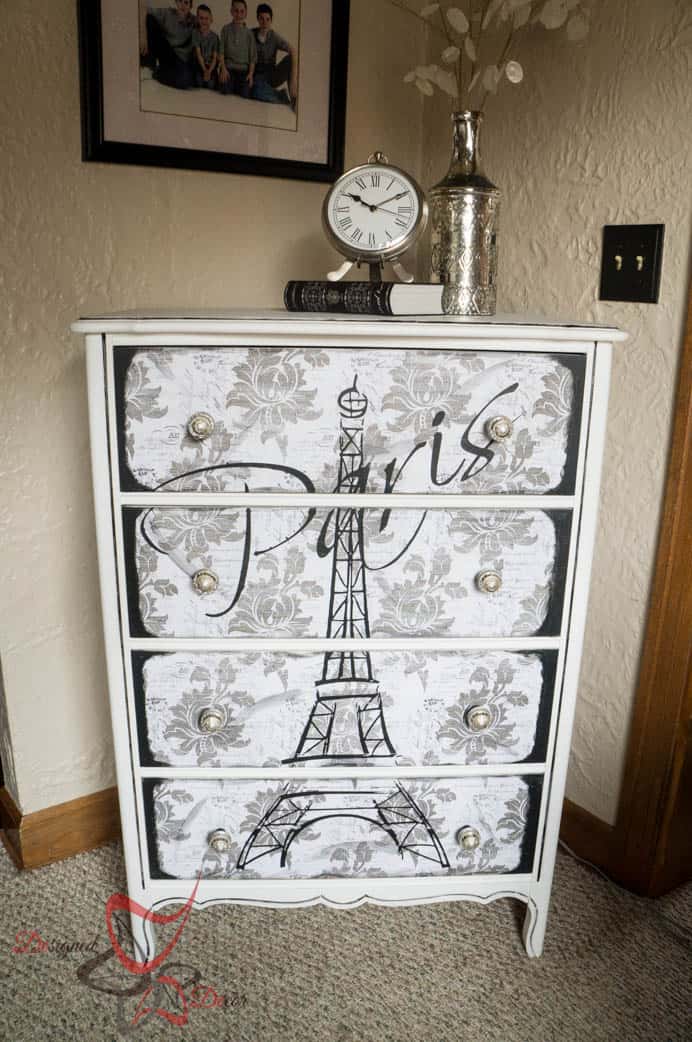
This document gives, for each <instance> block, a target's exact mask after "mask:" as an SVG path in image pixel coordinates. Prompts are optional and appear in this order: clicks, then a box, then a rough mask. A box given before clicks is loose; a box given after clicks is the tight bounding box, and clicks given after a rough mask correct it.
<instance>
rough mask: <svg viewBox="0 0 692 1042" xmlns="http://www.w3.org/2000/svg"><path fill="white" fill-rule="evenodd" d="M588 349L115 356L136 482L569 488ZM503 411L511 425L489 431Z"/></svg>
mask: <svg viewBox="0 0 692 1042" xmlns="http://www.w3.org/2000/svg"><path fill="white" fill-rule="evenodd" d="M584 365H585V359H584V356H583V355H578V354H577V355H569V354H562V355H561V354H555V355H550V354H540V353H532V352H530V351H526V352H520V351H514V352H511V353H510V352H499V351H468V350H459V351H453V352H450V351H435V350H420V349H417V350H416V349H410V350H402V349H395V348H391V349H387V350H377V349H349V348H332V349H329V350H322V349H319V348H286V347H283V348H282V347H204V346H200V347H180V348H165V347H158V348H146V349H144V348H143V349H141V350H138V349H124V348H120V349H118V350H117V351H116V360H115V366H116V384H117V403H118V428H119V451H120V473H121V487H122V488H123V490H125V491H136V490H138V489H142V488H145V489H150V490H152V489H153V490H161V491H168V492H171V491H178V492H181V491H188V492H189V491H227V492H235V491H240V492H242V491H243V490H244V489H245V488H246V487H247V489H248V490H249V491H251V492H263V491H278V492H303V493H304V492H313V491H314V492H334V491H336V490H337V488H338V487H339V484H340V482H341V484H342V486H343V473H341V474H340V470H339V448H340V444H339V442H340V437H341V440H342V442H343V440H344V439H346V441H347V442H350V446H347V448H348V447H350V448H353V447H354V445H356V447H357V450H358V453H359V461H358V471H359V473H358V476H357V478H355V479H353V480H352V482H351V490H352V491H368V492H394V493H397V492H399V493H401V492H409V493H411V492H414V493H415V492H438V493H444V492H446V493H460V492H467V493H468V492H483V493H496V492H504V493H521V492H526V493H533V494H536V493H547V492H561V493H566V494H569V493H571V492H573V490H574V474H575V466H576V456H577V443H578V435H579V424H580V415H581V398H582V393H583V383H584ZM497 418H504V420H508V421H509V426H507V425H506V424H505V425H503V424H500V426H499V427H498V426H497V425H493V424H492V421H493V420H495V419H497Z"/></svg>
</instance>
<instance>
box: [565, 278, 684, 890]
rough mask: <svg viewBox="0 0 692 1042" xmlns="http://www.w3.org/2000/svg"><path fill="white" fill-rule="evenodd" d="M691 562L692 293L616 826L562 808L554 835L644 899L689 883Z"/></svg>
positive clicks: (574, 808)
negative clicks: (645, 895)
mask: <svg viewBox="0 0 692 1042" xmlns="http://www.w3.org/2000/svg"><path fill="white" fill-rule="evenodd" d="M691 562H692V287H691V291H690V294H689V299H688V313H687V325H686V331H685V337H684V341H683V348H682V352H681V356H680V364H679V372H678V385H677V393H676V397H675V408H674V414H673V427H672V433H671V444H670V455H669V462H668V472H667V477H666V486H665V492H664V498H663V508H662V514H661V522H660V528H659V538H658V549H657V554H656V564H655V572H654V577H653V582H652V586H651V593H650V599H649V613H648V616H647V622H646V628H645V633H644V640H643V644H642V656H641V661H640V667H639V677H638V682H637V690H636V695H635V702H634V710H633V715H632V722H631V725H630V734H629V738H628V745H627V755H626V760H625V769H624V775H623V785H622V790H621V794H620V802H619V806H618V812H617V818H616V822H615V825H614V826H610V825H607V824H606V823H605V822H602V821H600V820H599V819H598V818H596V817H594V816H593V815H592V814H590V813H589V812H588V811H585V810H583V809H582V808H580V807H577V806H576V805H575V804H573V803H571V802H570V801H569V800H566V801H565V810H564V813H563V818H562V828H561V834H562V837H563V838H564V840H565V842H566V843H567V844H568V845H569V846H570V847H571V848H572V849H573V850H575V852H576V853H578V854H579V855H580V856H582V857H585V858H587V859H588V860H590V861H593V862H594V863H595V864H597V865H599V866H601V867H602V868H603V869H604V870H605V871H606V872H608V874H609V875H611V876H612V877H613V878H614V879H616V880H617V881H618V882H621V883H622V884H623V885H625V886H627V887H628V888H629V889H631V890H634V891H636V892H637V893H642V894H647V895H649V896H652V897H653V896H656V895H658V894H660V893H664V892H665V891H666V890H669V889H671V888H672V887H673V886H676V885H678V884H679V883H682V882H684V881H686V880H688V879H690V878H692V719H691V718H692V636H691V635H692V582H691V581H690V577H691V576H692V566H691ZM685 821H686V822H687V825H686V826H685Z"/></svg>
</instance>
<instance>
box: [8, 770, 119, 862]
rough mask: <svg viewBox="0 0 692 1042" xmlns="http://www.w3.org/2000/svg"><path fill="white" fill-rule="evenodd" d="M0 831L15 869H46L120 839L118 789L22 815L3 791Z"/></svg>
mask: <svg viewBox="0 0 692 1042" xmlns="http://www.w3.org/2000/svg"><path fill="white" fill-rule="evenodd" d="M0 827H2V830H3V831H2V839H3V842H4V844H5V847H6V849H7V851H8V853H9V855H10V857H11V858H12V860H13V861H14V863H15V865H16V866H17V867H18V868H39V867H40V866H41V865H49V864H51V862H53V861H61V860H62V859H63V858H66V857H73V856H74V855H75V854H81V853H82V852H83V851H85V850H91V849H92V847H98V846H100V844H101V843H107V842H109V841H110V840H113V839H117V838H118V837H119V836H120V817H119V814H118V794H117V789H115V788H112V789H104V790H103V791H101V792H94V793H91V794H90V795H89V796H81V797H80V798H79V799H76V800H69V801H68V802H67V803H59V804H57V806H55V807H47V808H46V809H45V810H39V811H35V812H34V813H33V814H22V813H21V811H20V810H19V808H18V807H17V805H16V804H15V802H14V800H13V799H12V797H11V795H10V794H9V792H8V791H7V789H5V788H3V789H0Z"/></svg>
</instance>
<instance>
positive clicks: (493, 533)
mask: <svg viewBox="0 0 692 1042" xmlns="http://www.w3.org/2000/svg"><path fill="white" fill-rule="evenodd" d="M449 532H450V535H456V534H457V533H460V534H461V536H462V540H461V543H459V544H457V545H456V549H458V550H459V551H460V552H461V553H463V554H468V553H472V552H473V551H474V550H477V551H478V554H479V560H480V563H481V564H488V563H490V562H491V561H497V560H499V559H500V558H501V556H502V553H503V552H504V551H511V550H514V548H515V547H517V546H533V545H534V544H535V543H536V542H537V541H538V535H537V534H536V532H535V530H534V519H533V515H532V514H530V513H526V512H524V511H521V510H488V511H485V512H480V511H477V512H475V513H474V512H472V511H465V512H464V513H458V514H456V515H455V516H454V517H453V518H452V520H451V522H450V525H449Z"/></svg>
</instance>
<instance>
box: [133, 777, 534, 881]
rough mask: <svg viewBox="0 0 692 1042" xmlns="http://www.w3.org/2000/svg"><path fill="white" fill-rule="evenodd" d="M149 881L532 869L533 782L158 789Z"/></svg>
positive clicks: (191, 784)
mask: <svg viewBox="0 0 692 1042" xmlns="http://www.w3.org/2000/svg"><path fill="white" fill-rule="evenodd" d="M149 789H150V791H149V795H148V804H149V813H150V816H151V817H152V820H153V826H152V829H153V836H154V843H153V844H152V860H153V864H152V875H157V874H163V875H164V876H172V877H174V878H178V879H193V878H195V877H196V876H197V874H198V873H199V872H200V871H201V873H202V875H203V876H205V877H218V878H234V879H247V878H250V879H253V878H254V879H259V878H263V879H283V878H287V879H313V878H316V877H319V878H328V877H359V876H425V875H441V874H444V875H450V874H451V875H464V874H468V873H485V872H493V873H498V872H500V873H505V872H526V871H530V870H531V865H532V860H533V850H534V845H535V835H536V823H537V817H538V805H539V797H540V780H539V779H538V778H536V777H529V778H526V777H490V778H463V779H459V778H426V779H425V780H421V779H404V780H396V779H381V778H380V779H373V780H372V781H369V780H358V781H343V780H335V779H328V780H327V779H325V780H324V781H319V780H314V779H311V780H310V781H300V780H296V781H280V782H277V781H269V780H267V781H264V782H262V781H261V780H260V781H256V780H253V781H236V780H223V781H206V780H194V781H184V780H182V781H181V780H175V781H161V782H153V783H152V784H151V786H150V787H149Z"/></svg>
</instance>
